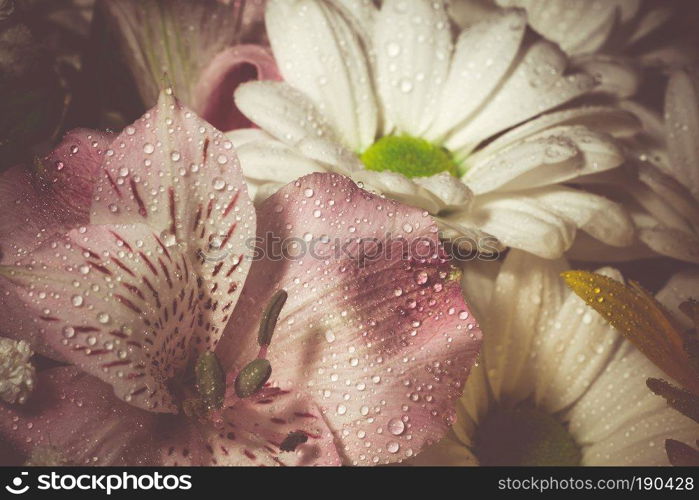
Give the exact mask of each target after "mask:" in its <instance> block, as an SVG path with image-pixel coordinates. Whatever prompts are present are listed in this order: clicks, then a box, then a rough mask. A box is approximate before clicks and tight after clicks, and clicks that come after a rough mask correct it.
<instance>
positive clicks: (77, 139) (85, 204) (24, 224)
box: [0, 130, 112, 262]
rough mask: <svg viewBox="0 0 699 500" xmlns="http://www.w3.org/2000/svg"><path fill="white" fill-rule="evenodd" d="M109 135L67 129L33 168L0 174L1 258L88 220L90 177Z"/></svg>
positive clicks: (12, 256) (16, 255)
mask: <svg viewBox="0 0 699 500" xmlns="http://www.w3.org/2000/svg"><path fill="white" fill-rule="evenodd" d="M111 140H112V137H111V136H109V135H107V134H102V133H100V132H94V131H89V130H74V131H72V132H69V133H68V134H67V135H66V136H65V137H64V138H63V140H62V141H61V143H60V144H59V145H58V146H57V147H56V149H55V150H54V151H52V152H51V153H49V154H48V155H47V156H46V157H45V158H42V159H40V160H39V159H38V160H37V161H36V164H35V168H34V169H33V170H32V169H30V168H27V167H25V166H24V165H17V166H15V167H12V168H10V169H8V170H6V171H5V172H3V174H2V176H0V262H9V261H12V260H14V259H16V258H20V257H22V256H24V255H26V254H28V253H30V252H31V251H32V250H33V249H34V248H36V247H37V246H39V245H40V244H41V243H42V242H43V241H46V239H48V238H51V237H53V236H55V235H56V233H58V232H61V231H63V230H64V229H70V228H72V227H76V226H78V225H81V224H86V223H87V222H88V220H89V213H90V203H91V201H92V192H93V189H94V183H95V178H96V175H97V170H98V168H99V165H100V163H101V162H102V160H103V154H104V152H105V150H106V149H107V148H108V146H109V143H110V142H111Z"/></svg>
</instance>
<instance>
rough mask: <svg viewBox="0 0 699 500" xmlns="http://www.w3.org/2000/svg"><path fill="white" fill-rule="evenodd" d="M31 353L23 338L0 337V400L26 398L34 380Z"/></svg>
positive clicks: (24, 399)
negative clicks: (18, 339)
mask: <svg viewBox="0 0 699 500" xmlns="http://www.w3.org/2000/svg"><path fill="white" fill-rule="evenodd" d="M33 354H34V352H33V351H32V350H31V349H30V348H29V344H27V343H26V342H24V341H23V340H20V341H16V340H12V339H8V338H5V337H0V400H2V401H4V402H6V403H10V404H12V403H19V404H22V403H24V402H25V401H26V400H27V398H28V397H29V394H31V392H32V390H33V389H34V385H35V382H36V370H35V368H34V366H33V365H32V363H31V361H30V358H31V357H32V355H33Z"/></svg>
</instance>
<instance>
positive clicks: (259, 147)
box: [236, 140, 327, 184]
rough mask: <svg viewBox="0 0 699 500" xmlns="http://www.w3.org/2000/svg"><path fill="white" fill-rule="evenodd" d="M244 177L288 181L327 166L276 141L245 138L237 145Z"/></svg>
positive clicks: (322, 169)
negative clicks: (247, 139) (242, 142)
mask: <svg viewBox="0 0 699 500" xmlns="http://www.w3.org/2000/svg"><path fill="white" fill-rule="evenodd" d="M236 152H237V153H238V158H239V159H240V166H241V167H242V169H243V174H244V175H245V178H246V179H255V180H258V181H276V182H281V183H284V184H286V183H288V182H291V181H293V180H296V179H298V178H299V177H303V176H304V175H307V174H310V173H313V172H326V171H327V169H325V168H323V166H322V165H321V164H319V163H317V162H315V161H313V160H311V159H310V158H307V157H305V156H303V155H301V154H299V153H298V152H297V151H295V150H294V149H292V148H290V147H289V146H287V145H285V144H283V143H281V142H279V141H276V140H268V141H254V142H248V143H247V144H243V145H241V146H238V147H237V148H236Z"/></svg>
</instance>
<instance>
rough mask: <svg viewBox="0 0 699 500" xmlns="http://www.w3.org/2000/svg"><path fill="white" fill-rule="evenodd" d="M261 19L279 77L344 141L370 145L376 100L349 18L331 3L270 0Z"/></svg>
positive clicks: (362, 146) (351, 145)
mask: <svg viewBox="0 0 699 500" xmlns="http://www.w3.org/2000/svg"><path fill="white" fill-rule="evenodd" d="M265 18H266V24H267V33H268V35H269V39H270V43H271V45H272V49H273V51H274V56H275V58H276V59H277V62H278V65H279V70H280V71H281V73H282V75H283V76H284V79H285V80H286V81H287V82H288V83H289V84H291V85H293V86H294V87H296V88H298V89H299V90H301V91H302V92H303V93H305V94H306V95H307V96H308V97H309V98H310V99H311V100H312V101H313V102H314V103H315V104H316V106H317V107H318V109H319V110H320V111H321V112H323V113H324V114H325V115H326V116H327V118H328V120H329V121H330V122H331V123H332V124H333V126H334V129H335V130H336V131H337V133H338V134H339V135H340V137H341V139H342V142H343V144H344V145H345V146H347V147H349V148H351V149H354V150H363V149H365V148H367V147H368V146H370V145H371V144H372V143H373V142H374V137H375V135H376V127H377V107H376V100H375V97H374V92H373V89H372V87H371V78H370V76H369V68H368V62H367V55H366V53H365V51H364V49H363V47H362V46H361V44H360V41H359V38H358V37H357V33H356V32H355V31H354V30H353V28H352V26H351V23H350V22H348V20H347V19H346V18H345V16H343V15H342V14H341V12H340V11H339V10H338V9H337V8H336V7H334V6H333V5H332V4H330V3H327V2H317V1H307V0H302V1H296V2H289V1H288V0H270V1H269V2H268V3H267V10H266V16H265Z"/></svg>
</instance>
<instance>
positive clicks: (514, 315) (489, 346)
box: [483, 251, 566, 401]
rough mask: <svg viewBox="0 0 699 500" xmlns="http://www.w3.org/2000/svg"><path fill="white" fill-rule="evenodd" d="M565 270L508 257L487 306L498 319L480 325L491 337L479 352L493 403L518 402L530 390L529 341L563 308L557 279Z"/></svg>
mask: <svg viewBox="0 0 699 500" xmlns="http://www.w3.org/2000/svg"><path fill="white" fill-rule="evenodd" d="M564 264H565V263H564V262H562V261H547V260H542V259H539V258H537V257H534V256H531V255H528V254H526V253H524V252H519V251H511V252H510V253H509V254H508V255H507V258H506V259H505V262H504V264H503V266H502V268H501V270H500V273H499V274H498V277H497V281H496V283H495V293H494V295H493V301H492V302H491V305H490V310H491V311H498V314H497V315H491V316H489V317H486V318H485V321H484V322H483V329H484V331H487V332H489V333H490V337H489V338H488V340H487V341H486V342H485V343H484V346H483V355H484V362H485V370H486V373H487V374H488V380H489V382H490V388H491V389H492V393H493V396H494V397H495V399H496V400H500V399H502V398H505V397H507V398H509V400H510V401H519V400H523V399H525V398H526V397H527V396H529V394H530V392H531V390H532V389H533V387H534V382H535V380H534V378H533V377H534V370H533V368H532V366H531V365H530V363H531V358H530V354H531V349H532V348H533V339H534V338H535V336H536V335H537V333H538V332H540V331H541V329H543V328H545V327H547V326H548V324H549V323H550V322H551V321H552V320H553V319H554V317H553V315H552V311H557V310H558V308H559V306H560V304H562V303H563V300H564V297H565V295H566V293H565V289H564V285H563V283H562V280H561V279H560V276H559V273H560V271H562V270H563V269H564V267H565V265H564Z"/></svg>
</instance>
